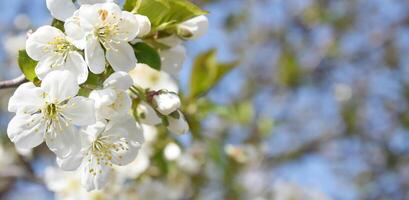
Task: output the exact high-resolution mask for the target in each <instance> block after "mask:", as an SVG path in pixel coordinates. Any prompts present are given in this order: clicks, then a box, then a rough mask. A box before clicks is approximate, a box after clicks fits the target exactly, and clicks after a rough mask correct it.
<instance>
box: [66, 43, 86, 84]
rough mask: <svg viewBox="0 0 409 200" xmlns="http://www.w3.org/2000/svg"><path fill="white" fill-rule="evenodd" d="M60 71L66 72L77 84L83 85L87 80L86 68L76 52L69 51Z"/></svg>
mask: <svg viewBox="0 0 409 200" xmlns="http://www.w3.org/2000/svg"><path fill="white" fill-rule="evenodd" d="M62 69H65V70H68V71H70V72H72V73H73V74H74V76H76V77H77V79H78V84H81V83H84V82H85V81H86V80H87V78H88V67H87V63H85V60H84V58H83V57H82V56H81V54H79V53H78V52H76V51H71V52H70V53H69V55H68V57H67V60H66V62H65V64H64V67H63V68H62Z"/></svg>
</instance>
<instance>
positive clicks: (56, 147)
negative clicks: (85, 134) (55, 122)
mask: <svg viewBox="0 0 409 200" xmlns="http://www.w3.org/2000/svg"><path fill="white" fill-rule="evenodd" d="M62 126H64V125H62ZM58 129H59V130H58V132H51V131H50V132H47V133H46V135H45V142H46V143H47V146H48V148H49V149H50V150H51V151H52V152H54V153H55V154H56V155H57V157H60V158H67V157H70V156H74V155H77V154H78V153H79V152H80V150H81V139H80V137H79V136H78V131H77V130H76V129H75V128H74V126H64V127H59V128H58Z"/></svg>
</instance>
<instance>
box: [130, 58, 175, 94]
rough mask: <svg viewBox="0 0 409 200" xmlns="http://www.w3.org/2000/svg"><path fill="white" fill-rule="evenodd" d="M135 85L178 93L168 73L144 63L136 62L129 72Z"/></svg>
mask: <svg viewBox="0 0 409 200" xmlns="http://www.w3.org/2000/svg"><path fill="white" fill-rule="evenodd" d="M129 75H130V76H131V77H132V79H133V82H134V84H135V85H138V86H139V87H142V88H144V89H151V90H167V91H171V92H176V93H178V91H179V88H178V85H177V83H176V81H175V80H174V79H173V78H172V76H170V75H169V74H168V73H166V72H164V71H157V70H154V69H152V68H151V67H149V66H148V65H146V64H137V65H136V67H135V68H134V69H133V70H132V71H130V72H129Z"/></svg>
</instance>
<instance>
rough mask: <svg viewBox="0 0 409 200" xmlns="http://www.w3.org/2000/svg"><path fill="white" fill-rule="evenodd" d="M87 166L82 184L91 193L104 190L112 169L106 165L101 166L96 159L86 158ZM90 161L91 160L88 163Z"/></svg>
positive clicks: (82, 177)
mask: <svg viewBox="0 0 409 200" xmlns="http://www.w3.org/2000/svg"><path fill="white" fill-rule="evenodd" d="M86 159H87V160H86V162H87V163H86V164H87V165H86V166H84V168H83V171H82V175H81V183H82V185H83V186H84V187H85V189H86V190H87V191H88V192H89V191H92V190H99V189H102V188H103V187H104V186H105V185H106V184H107V182H108V176H109V174H110V172H111V168H109V167H107V166H105V165H99V164H98V163H97V161H96V159H95V158H89V157H86ZM88 160H91V161H90V162H88Z"/></svg>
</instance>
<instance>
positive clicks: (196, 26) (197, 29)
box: [178, 15, 209, 40]
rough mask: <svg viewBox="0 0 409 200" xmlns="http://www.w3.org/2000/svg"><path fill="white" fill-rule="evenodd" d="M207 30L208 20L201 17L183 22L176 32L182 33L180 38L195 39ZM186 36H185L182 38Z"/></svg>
mask: <svg viewBox="0 0 409 200" xmlns="http://www.w3.org/2000/svg"><path fill="white" fill-rule="evenodd" d="M208 29H209V20H208V19H207V17H206V16H204V15H201V16H197V17H195V18H192V19H190V20H188V21H185V22H183V23H182V24H180V25H179V26H178V30H179V31H180V32H182V35H181V36H182V37H184V38H186V39H192V40H194V39H197V38H199V37H201V36H202V35H204V34H205V33H206V32H207V30H208ZM184 34H186V36H184Z"/></svg>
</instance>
